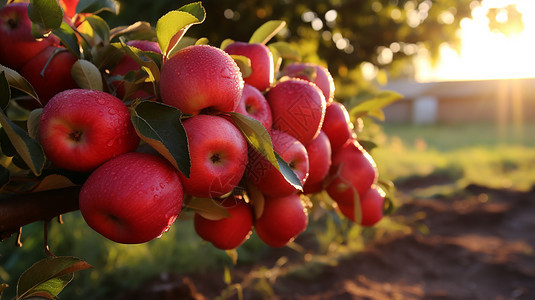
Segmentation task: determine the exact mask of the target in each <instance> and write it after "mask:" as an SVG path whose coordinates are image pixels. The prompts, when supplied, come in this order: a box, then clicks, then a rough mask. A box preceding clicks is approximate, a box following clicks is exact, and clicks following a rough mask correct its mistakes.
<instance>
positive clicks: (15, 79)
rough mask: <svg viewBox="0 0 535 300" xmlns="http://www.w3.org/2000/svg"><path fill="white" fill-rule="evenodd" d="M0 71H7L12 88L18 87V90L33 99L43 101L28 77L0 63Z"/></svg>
mask: <svg viewBox="0 0 535 300" xmlns="http://www.w3.org/2000/svg"><path fill="white" fill-rule="evenodd" d="M0 71H3V72H5V75H6V78H7V81H8V82H9V85H10V86H11V87H12V88H16V89H17V90H20V91H22V92H24V93H26V94H28V95H30V96H31V97H32V98H33V99H35V100H37V102H39V103H41V102H40V101H39V97H37V94H36V93H35V90H34V89H33V87H32V85H31V84H30V83H29V82H28V81H27V80H26V78H24V77H22V76H21V75H20V74H19V73H18V72H17V71H15V70H13V69H10V68H8V67H5V66H3V65H0Z"/></svg>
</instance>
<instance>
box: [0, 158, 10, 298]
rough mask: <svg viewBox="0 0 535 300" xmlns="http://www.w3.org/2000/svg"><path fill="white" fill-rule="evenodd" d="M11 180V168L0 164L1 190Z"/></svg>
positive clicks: (0, 292) (0, 290)
mask: <svg viewBox="0 0 535 300" xmlns="http://www.w3.org/2000/svg"><path fill="white" fill-rule="evenodd" d="M8 182H9V170H8V169H6V168H4V166H2V165H0V190H1V189H2V188H3V187H4V185H6V184H7V183H8ZM0 294H2V289H1V286H0Z"/></svg>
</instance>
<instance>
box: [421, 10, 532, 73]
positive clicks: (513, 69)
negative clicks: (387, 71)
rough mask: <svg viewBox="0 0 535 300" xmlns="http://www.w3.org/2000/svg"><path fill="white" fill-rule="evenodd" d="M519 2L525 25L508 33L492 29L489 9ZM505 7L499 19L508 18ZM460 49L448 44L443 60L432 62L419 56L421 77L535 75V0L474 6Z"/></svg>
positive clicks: (442, 50) (463, 25)
mask: <svg viewBox="0 0 535 300" xmlns="http://www.w3.org/2000/svg"><path fill="white" fill-rule="evenodd" d="M507 5H516V7H517V10H518V11H519V12H520V13H521V14H522V20H523V22H524V29H523V31H522V32H520V33H519V34H516V35H511V36H506V35H504V34H503V33H500V32H493V31H491V30H490V29H489V20H488V18H487V12H488V10H489V9H491V8H501V7H506V6H507ZM507 18H508V16H507V13H506V12H505V10H503V11H499V12H498V14H497V15H496V21H497V22H500V23H504V22H507V20H508V19H507ZM458 34H459V36H460V39H461V43H462V45H461V48H460V51H458V50H455V49H453V48H451V47H450V46H449V45H447V44H444V45H442V47H441V48H440V60H439V62H438V64H437V65H436V66H431V64H430V63H429V57H428V56H427V57H425V55H423V56H420V55H419V57H418V58H417V59H416V68H417V74H416V79H417V80H418V81H423V82H425V81H447V80H478V79H504V78H525V77H535V55H533V46H534V45H535V1H532V0H484V1H483V2H482V5H481V6H478V7H476V8H474V10H473V11H472V19H468V18H466V19H463V20H462V21H461V29H460V30H459V32H458Z"/></svg>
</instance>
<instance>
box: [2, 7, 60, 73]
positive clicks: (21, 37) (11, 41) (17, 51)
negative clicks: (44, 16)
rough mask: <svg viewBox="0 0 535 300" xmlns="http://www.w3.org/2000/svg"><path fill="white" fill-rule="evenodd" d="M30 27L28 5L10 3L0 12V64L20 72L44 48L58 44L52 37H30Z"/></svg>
mask: <svg viewBox="0 0 535 300" xmlns="http://www.w3.org/2000/svg"><path fill="white" fill-rule="evenodd" d="M31 27H32V22H31V21H30V18H29V17H28V3H22V2H17V3H10V4H8V5H6V6H4V7H3V8H2V9H1V10H0V41H2V42H0V64H2V65H4V66H6V67H9V68H11V69H15V70H20V68H22V66H23V65H24V64H25V63H26V62H27V61H29V60H30V59H31V58H32V57H34V56H35V55H37V54H38V53H39V52H41V51H43V50H44V49H45V48H46V47H48V46H50V45H53V44H59V40H58V39H57V38H56V37H55V36H53V35H50V36H49V37H47V38H44V39H40V40H36V39H35V38H34V37H33V36H32V33H31Z"/></svg>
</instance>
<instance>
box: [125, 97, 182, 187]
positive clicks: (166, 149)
mask: <svg viewBox="0 0 535 300" xmlns="http://www.w3.org/2000/svg"><path fill="white" fill-rule="evenodd" d="M181 117H182V112H180V110H178V109H176V108H175V107H173V106H169V105H166V104H163V103H159V102H154V101H142V102H140V103H139V104H137V105H136V106H135V107H134V108H133V109H132V123H133V124H134V128H135V129H136V131H137V133H138V135H139V136H140V138H141V139H142V140H143V141H145V142H146V143H147V144H149V145H151V146H152V147H153V148H154V149H155V150H156V151H158V152H159V153H160V154H162V155H163V156H164V157H165V158H166V159H167V160H169V161H170V162H171V163H172V164H173V165H174V166H175V168H177V169H178V170H180V172H182V174H184V175H185V176H186V177H188V178H189V176H190V168H191V163H190V158H189V148H188V137H187V136H186V131H185V130H184V127H183V126H182V122H181V121H180V118H181Z"/></svg>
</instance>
